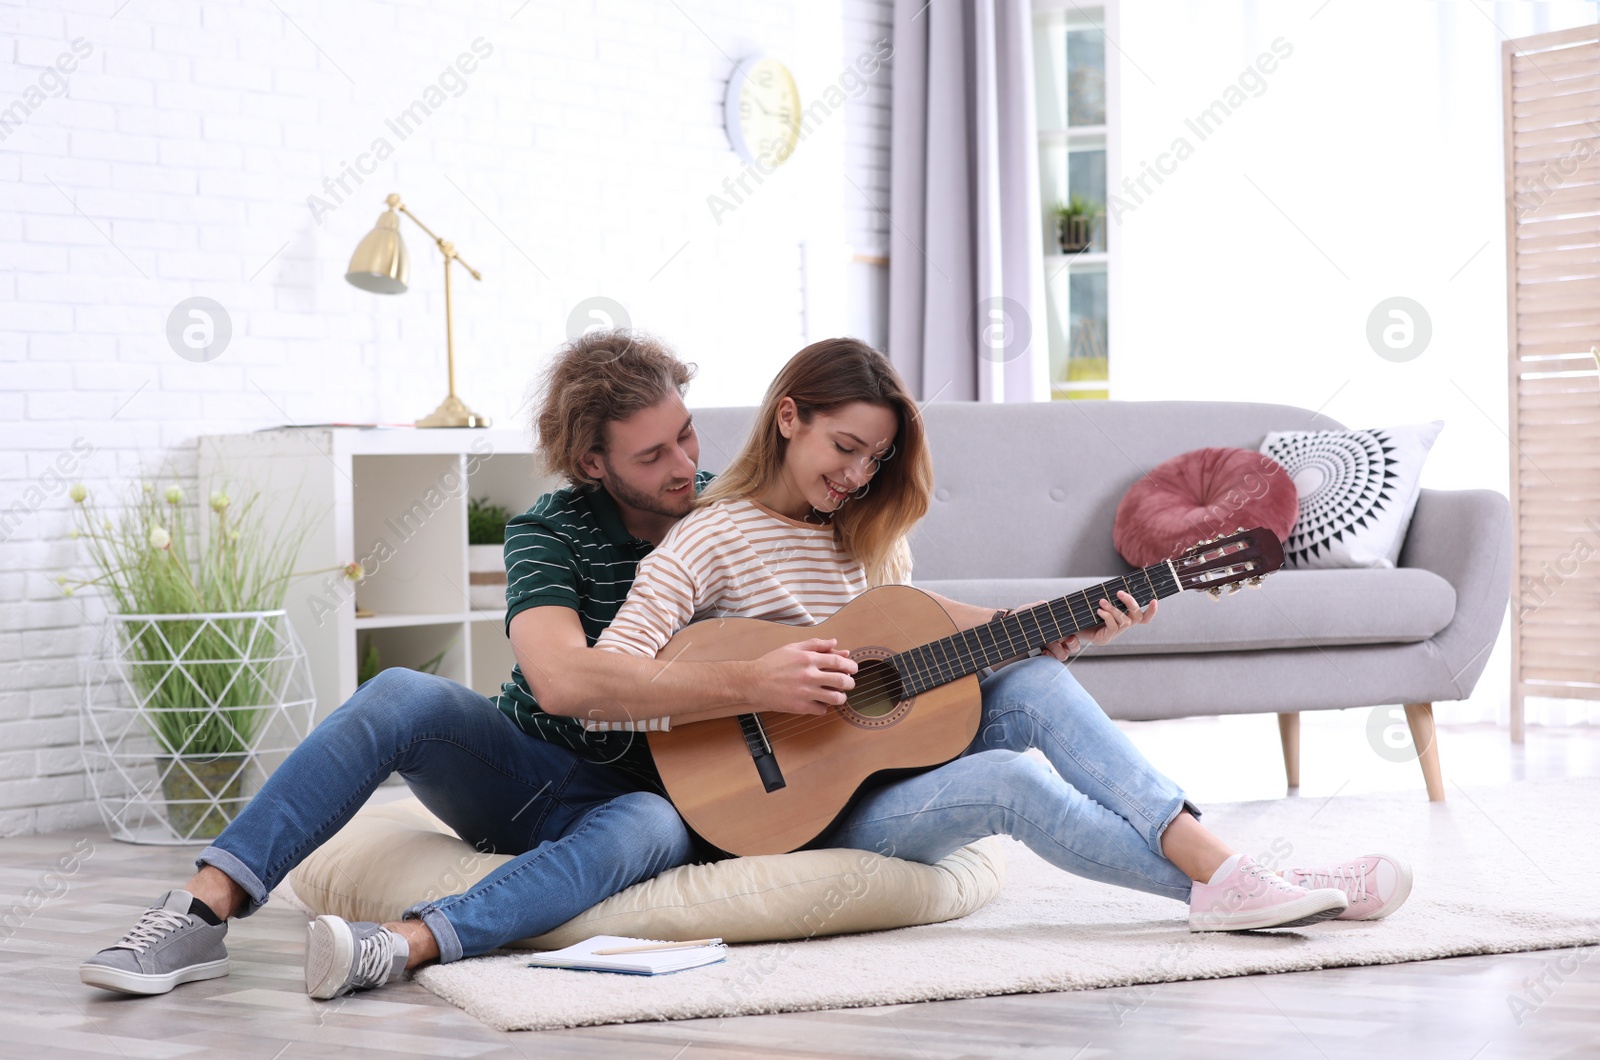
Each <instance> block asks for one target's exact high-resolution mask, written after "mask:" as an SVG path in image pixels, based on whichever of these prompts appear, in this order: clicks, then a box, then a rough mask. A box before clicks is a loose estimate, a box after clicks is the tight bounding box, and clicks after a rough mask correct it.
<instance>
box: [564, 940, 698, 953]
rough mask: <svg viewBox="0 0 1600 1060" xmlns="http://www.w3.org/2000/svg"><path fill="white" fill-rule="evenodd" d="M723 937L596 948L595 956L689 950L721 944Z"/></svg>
mask: <svg viewBox="0 0 1600 1060" xmlns="http://www.w3.org/2000/svg"><path fill="white" fill-rule="evenodd" d="M720 945H722V940H721V939H693V940H691V941H689V942H654V943H651V944H650V945H648V946H618V947H614V948H612V949H608V950H595V951H593V952H594V956H596V957H600V956H604V955H606V954H611V953H645V952H647V951H649V950H687V949H692V948H694V947H695V946H720Z"/></svg>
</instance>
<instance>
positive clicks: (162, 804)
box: [79, 610, 316, 845]
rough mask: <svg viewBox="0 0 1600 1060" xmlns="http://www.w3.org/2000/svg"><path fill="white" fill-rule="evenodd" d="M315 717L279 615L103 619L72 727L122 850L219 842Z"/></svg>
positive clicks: (294, 646) (302, 658) (297, 654)
mask: <svg viewBox="0 0 1600 1060" xmlns="http://www.w3.org/2000/svg"><path fill="white" fill-rule="evenodd" d="M315 710H316V697H315V694H314V693H313V691H312V682H311V668H310V665H309V663H308V660H307V656H306V651H305V648H304V646H303V645H302V644H301V643H300V640H299V638H298V637H297V636H295V632H294V628H293V626H291V625H290V623H289V620H288V613H287V612H286V611H283V610H276V611H241V612H230V613H214V614H204V613H202V614H176V615H112V616H110V617H109V618H108V619H107V623H106V629H105V636H104V637H103V638H102V640H101V644H100V649H99V651H98V652H97V653H96V655H95V656H94V657H93V658H92V659H91V660H90V661H89V663H88V664H87V665H86V666H85V678H84V700H83V712H82V714H81V715H80V725H79V747H80V749H81V751H82V754H83V763H84V770H85V772H86V774H87V777H88V782H89V788H90V791H91V792H92V793H93V795H94V799H95V803H96V805H97V806H98V807H99V810H100V816H101V819H102V820H103V821H104V822H105V825H106V828H107V829H108V830H109V831H110V832H111V836H112V838H114V839H118V840H122V841H124V842H128V843H149V844H160V845H179V844H184V843H201V842H206V841H209V840H211V839H213V838H215V837H216V836H217V835H218V833H220V832H221V831H222V829H223V828H225V827H226V826H227V825H228V823H229V822H231V821H232V820H233V818H234V817H235V816H236V815H237V814H238V812H239V811H240V810H241V809H243V807H244V805H245V803H247V802H248V801H249V800H250V797H251V796H252V795H253V794H254V793H255V791H256V790H257V789H258V788H259V787H260V784H261V782H262V781H264V780H265V779H266V777H268V776H270V775H271V773H272V771H273V770H274V769H276V768H277V766H278V764H279V763H280V762H282V761H283V759H284V757H286V756H287V755H288V753H289V752H290V751H292V750H293V749H294V748H295V746H297V745H298V744H299V743H300V741H301V740H303V739H305V737H306V735H307V734H308V733H309V732H310V731H311V726H312V723H313V718H314V716H315Z"/></svg>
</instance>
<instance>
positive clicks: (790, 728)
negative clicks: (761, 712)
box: [763, 563, 1181, 744]
mask: <svg viewBox="0 0 1600 1060" xmlns="http://www.w3.org/2000/svg"><path fill="white" fill-rule="evenodd" d="M1165 567H1166V565H1165V564H1164V563H1163V564H1153V565H1152V566H1150V567H1146V568H1143V569H1141V570H1138V571H1135V572H1133V573H1132V574H1130V575H1123V576H1121V577H1119V578H1117V579H1114V581H1116V582H1121V584H1122V590H1121V591H1127V592H1129V593H1130V594H1132V595H1134V596H1135V599H1137V596H1138V594H1137V591H1136V590H1135V587H1134V586H1132V585H1130V584H1129V583H1128V579H1129V578H1130V577H1142V578H1143V579H1144V582H1145V586H1144V587H1145V590H1146V591H1147V592H1148V593H1149V594H1150V599H1148V600H1142V601H1139V605H1140V606H1141V607H1143V606H1145V605H1146V604H1148V603H1151V602H1153V601H1155V600H1158V599H1160V598H1161V594H1160V593H1159V592H1158V591H1157V590H1156V588H1155V586H1154V585H1153V584H1152V583H1151V581H1150V572H1151V571H1152V570H1163V569H1165ZM1112 584H1113V582H1111V581H1108V582H1103V583H1101V584H1100V585H1098V586H1094V587H1093V588H1094V589H1096V590H1103V591H1104V592H1103V595H1102V598H1103V599H1110V598H1111V597H1112V596H1114V595H1115V591H1113V590H1112V589H1111V586H1112ZM1179 588H1180V590H1181V583H1180V584H1179ZM1074 596H1081V597H1082V598H1083V603H1084V607H1085V608H1087V609H1088V610H1089V614H1090V616H1091V617H1093V616H1094V615H1095V614H1096V613H1097V612H1095V610H1094V608H1093V604H1092V603H1091V600H1090V591H1089V590H1088V589H1083V590H1079V592H1077V593H1075V594H1073V593H1069V594H1067V595H1066V596H1063V597H1058V598H1057V600H1055V601H1047V602H1045V603H1044V604H1039V605H1035V606H1034V607H1032V608H1029V609H1028V610H1027V611H1024V612H1022V613H1021V614H1019V615H1007V616H1005V618H1000V619H995V620H993V623H985V624H984V626H987V625H990V624H996V623H998V624H1002V630H1004V626H1003V623H1004V622H1005V621H1006V619H1007V618H1016V619H1018V632H1020V633H1021V634H1022V635H1023V640H1024V641H1025V642H1026V641H1028V640H1031V639H1034V638H1036V637H1037V636H1039V635H1041V634H1044V633H1045V629H1044V622H1043V620H1042V619H1041V618H1040V616H1039V615H1038V613H1037V612H1038V611H1039V609H1040V608H1044V611H1045V615H1046V616H1047V617H1048V618H1049V620H1050V622H1051V624H1052V625H1054V626H1055V627H1056V634H1057V636H1056V638H1055V639H1057V640H1060V639H1064V637H1063V636H1062V630H1061V623H1060V621H1059V619H1058V617H1057V615H1056V613H1055V608H1056V606H1057V604H1058V603H1065V604H1066V605H1067V610H1068V614H1069V615H1070V616H1071V619H1072V621H1073V622H1074V623H1078V622H1079V621H1080V618H1079V616H1078V613H1077V609H1076V607H1075V606H1074V602H1073V598H1074ZM1024 616H1026V617H1031V618H1032V619H1033V621H1034V625H1035V627H1036V633H1035V634H1033V635H1032V636H1030V635H1029V634H1028V631H1027V629H1026V628H1025V627H1024V626H1023V624H1022V618H1023V617H1024ZM1094 624H1096V623H1088V624H1085V625H1078V626H1077V627H1076V628H1075V629H1074V630H1073V631H1072V634H1068V635H1069V636H1070V635H1073V634H1076V633H1079V632H1082V631H1083V630H1084V629H1087V628H1089V627H1090V626H1091V625H1094ZM984 626H974V627H969V628H968V629H966V630H958V631H957V634H959V633H969V632H973V631H975V630H978V629H982V628H984ZM957 634H951V636H955V635H957ZM1005 636H1006V642H1007V646H1008V648H1009V647H1014V646H1015V640H1014V638H1013V637H1012V636H1011V634H1010V632H1009V631H1006V632H1005ZM948 639H949V637H945V638H940V640H948ZM937 643H939V641H930V642H929V643H928V644H924V645H918V648H913V649H908V651H915V650H918V649H919V648H921V649H925V648H928V647H930V646H931V645H932V644H937ZM978 643H979V645H980V647H981V646H982V643H983V642H982V640H981V639H979V642H978ZM995 643H996V646H998V645H999V640H998V638H996V640H995ZM968 650H969V651H970V649H968ZM896 654H897V655H905V654H907V653H906V652H898V653H896ZM880 661H883V662H885V663H887V660H880ZM886 669H887V674H885V676H882V677H878V678H874V679H873V680H871V681H869V682H868V683H866V684H859V685H857V686H856V687H855V688H854V689H851V693H854V694H855V695H856V696H857V697H858V698H860V697H861V696H862V695H864V694H865V695H869V696H876V695H880V694H887V692H888V690H889V689H891V688H892V687H893V686H894V685H896V684H900V685H902V688H901V691H902V693H903V692H904V687H903V686H904V683H905V682H904V681H903V680H902V679H901V676H900V674H899V672H898V671H896V670H895V669H894V667H893V666H892V665H887V666H886ZM975 672H976V671H969V672H968V673H965V674H957V673H955V668H952V667H951V666H950V664H949V663H948V662H938V661H935V662H934V665H933V666H931V667H922V668H919V670H917V671H914V672H913V673H912V674H910V675H908V676H910V677H913V678H915V677H918V676H924V677H934V676H937V677H942V678H943V680H940V681H938V682H937V683H935V684H934V685H931V686H929V688H928V689H925V690H924V691H931V690H932V689H934V688H938V687H940V686H942V685H945V684H949V683H951V682H952V681H956V680H959V679H960V678H961V677H968V676H971V675H972V674H973V673H975ZM847 694H848V693H847ZM916 694H917V695H920V694H921V693H920V692H919V693H916ZM903 701H904V696H903V695H902V698H900V699H895V700H893V702H894V703H896V704H899V703H901V702H903ZM827 706H828V710H829V711H837V712H842V711H843V710H844V709H845V707H847V706H848V701H847V702H846V703H845V704H828V705H827ZM831 722H832V718H831V717H830V716H829V714H828V713H823V714H820V715H813V714H803V715H790V716H789V717H787V718H784V719H782V720H779V721H777V722H774V723H772V724H771V725H770V726H769V725H767V724H766V723H763V732H764V735H765V736H766V739H767V742H768V743H769V744H772V743H776V742H778V741H779V740H783V739H790V738H793V737H797V736H800V735H803V734H804V733H806V732H809V731H811V730H814V729H816V728H819V727H821V726H823V725H827V724H830V723H831Z"/></svg>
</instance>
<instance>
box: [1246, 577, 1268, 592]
mask: <svg viewBox="0 0 1600 1060" xmlns="http://www.w3.org/2000/svg"><path fill="white" fill-rule="evenodd" d="M1265 578H1266V575H1265V574H1257V575H1256V576H1255V577H1254V578H1251V579H1250V588H1252V589H1259V588H1261V582H1262V580H1263V579H1265Z"/></svg>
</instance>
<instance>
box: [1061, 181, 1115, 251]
mask: <svg viewBox="0 0 1600 1060" xmlns="http://www.w3.org/2000/svg"><path fill="white" fill-rule="evenodd" d="M1054 212H1055V215H1056V220H1057V221H1058V222H1059V223H1060V225H1061V252H1062V253H1063V254H1078V253H1081V252H1083V251H1085V250H1087V249H1088V248H1089V247H1090V246H1091V245H1092V244H1093V243H1094V241H1095V230H1096V229H1097V228H1098V227H1099V223H1100V219H1101V217H1102V216H1104V215H1103V214H1102V213H1101V212H1100V207H1099V204H1098V203H1096V202H1093V201H1092V200H1090V199H1088V198H1086V197H1084V196H1083V195H1081V194H1078V193H1076V192H1075V193H1073V196H1072V198H1071V200H1070V201H1068V202H1065V203H1057V204H1056V207H1055V211H1054Z"/></svg>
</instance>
